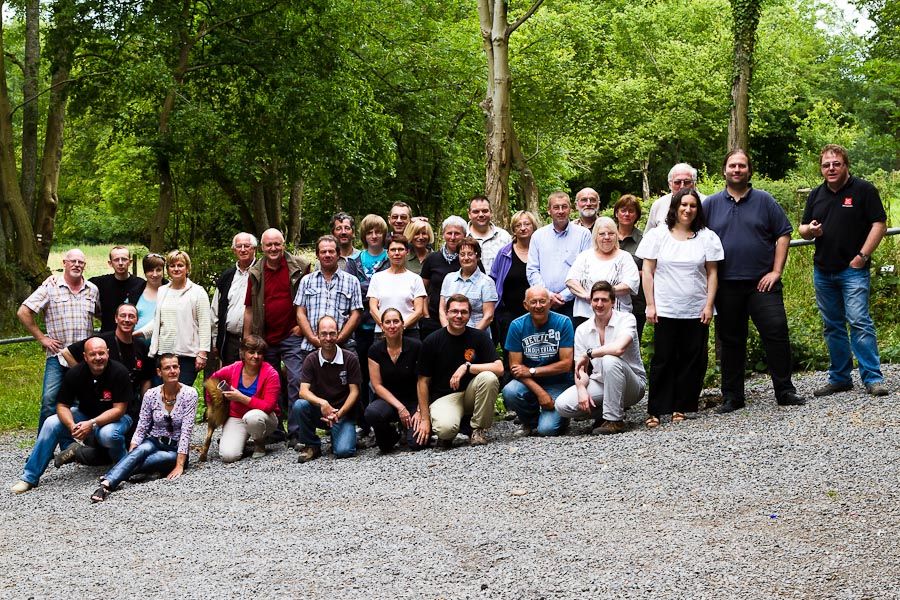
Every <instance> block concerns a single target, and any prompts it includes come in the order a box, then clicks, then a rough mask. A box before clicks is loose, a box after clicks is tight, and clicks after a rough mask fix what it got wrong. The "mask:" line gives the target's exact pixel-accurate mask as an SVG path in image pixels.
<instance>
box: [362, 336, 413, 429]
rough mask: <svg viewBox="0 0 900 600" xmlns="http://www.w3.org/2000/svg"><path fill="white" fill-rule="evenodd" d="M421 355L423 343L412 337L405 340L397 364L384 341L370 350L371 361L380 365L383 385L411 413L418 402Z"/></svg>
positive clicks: (378, 342)
mask: <svg viewBox="0 0 900 600" xmlns="http://www.w3.org/2000/svg"><path fill="white" fill-rule="evenodd" d="M421 353H422V342H420V341H419V340H417V339H415V338H411V337H404V338H403V348H402V349H401V350H400V356H398V357H397V362H394V361H393V360H391V356H390V354H388V351H387V342H385V341H384V340H378V341H377V342H375V343H374V344H372V347H371V348H369V360H372V361H374V362H375V363H377V364H378V370H379V372H380V373H381V383H382V384H384V387H386V388H387V389H388V390H389V391H390V392H391V393H392V394H393V395H394V396H396V397H397V400H399V401H400V402H402V403H403V406H405V407H406V408H407V409H410V411H411V412H412V409H413V407H415V405H416V402H417V395H416V368H417V365H418V363H419V356H420V355H421Z"/></svg>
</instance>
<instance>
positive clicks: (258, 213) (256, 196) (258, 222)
mask: <svg viewBox="0 0 900 600" xmlns="http://www.w3.org/2000/svg"><path fill="white" fill-rule="evenodd" d="M250 202H251V203H252V205H253V224H254V225H255V226H256V230H257V231H259V232H260V233H262V232H263V231H265V230H266V229H268V228H269V217H268V215H267V214H266V192H265V189H264V186H263V183H262V182H261V181H253V182H251V183H250Z"/></svg>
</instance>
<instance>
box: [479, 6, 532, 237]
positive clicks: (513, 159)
mask: <svg viewBox="0 0 900 600" xmlns="http://www.w3.org/2000/svg"><path fill="white" fill-rule="evenodd" d="M542 3H543V0H535V1H534V2H533V4H532V5H531V7H530V8H529V9H528V10H527V11H526V12H525V14H523V15H522V16H521V17H519V18H518V19H517V20H516V21H515V22H513V23H509V20H508V16H509V15H508V13H507V9H508V3H507V2H506V1H505V0H478V20H479V24H480V26H481V40H482V48H483V49H484V53H485V57H486V59H487V67H488V73H487V76H488V79H487V93H486V94H485V99H484V102H482V104H481V108H482V110H483V111H484V115H485V144H484V151H485V177H484V181H485V182H484V193H485V195H486V196H487V197H488V199H489V200H490V201H491V204H492V205H493V207H494V213H495V215H497V220H498V221H499V222H501V223H503V224H506V221H507V220H508V218H509V212H510V211H509V174H510V170H511V169H512V168H513V167H515V169H516V171H518V172H519V173H520V174H521V177H522V189H523V193H524V194H525V202H526V205H528V206H531V205H532V204H534V205H535V206H536V205H537V185H536V184H535V182H534V176H533V175H532V173H531V171H530V170H529V169H528V165H527V161H526V160H525V156H524V154H523V153H522V151H521V148H520V147H519V142H518V139H517V138H516V135H515V132H514V130H513V124H512V116H511V114H510V107H509V96H510V89H511V79H510V72H509V38H510V36H511V35H512V33H513V32H514V31H515V30H516V29H517V28H518V27H519V25H521V24H522V23H524V22H525V21H526V20H527V19H528V18H530V17H531V15H532V14H534V11H536V10H537V9H538V8H539V7H540V5H541V4H542Z"/></svg>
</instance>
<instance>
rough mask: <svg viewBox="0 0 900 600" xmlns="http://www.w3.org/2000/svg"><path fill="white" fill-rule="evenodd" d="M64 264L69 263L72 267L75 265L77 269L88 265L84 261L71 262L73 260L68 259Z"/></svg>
mask: <svg viewBox="0 0 900 600" xmlns="http://www.w3.org/2000/svg"><path fill="white" fill-rule="evenodd" d="M63 262H67V263H69V264H70V265H75V266H76V267H83V266H85V265H86V264H87V263H86V262H84V261H83V260H71V259H68V258H67V259H66V260H64V261H63Z"/></svg>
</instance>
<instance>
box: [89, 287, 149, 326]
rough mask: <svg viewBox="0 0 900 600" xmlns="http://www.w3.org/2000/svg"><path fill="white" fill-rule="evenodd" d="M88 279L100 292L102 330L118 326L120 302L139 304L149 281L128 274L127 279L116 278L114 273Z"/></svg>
mask: <svg viewBox="0 0 900 600" xmlns="http://www.w3.org/2000/svg"><path fill="white" fill-rule="evenodd" d="M88 281H90V282H91V283H93V284H94V285H96V286H97V290H98V291H99V293H100V331H112V330H114V329H115V328H116V309H117V308H118V307H119V305H120V304H133V305H135V306H137V303H138V300H140V298H141V294H143V293H144V287H145V286H146V285H147V282H146V281H144V280H143V279H141V278H140V277H135V276H134V275H132V274H130V273H129V274H128V278H127V279H116V276H115V275H114V274H113V273H108V274H106V275H98V276H97V277H91V278H90V279H89V280H88Z"/></svg>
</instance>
